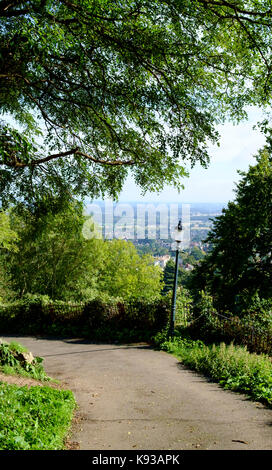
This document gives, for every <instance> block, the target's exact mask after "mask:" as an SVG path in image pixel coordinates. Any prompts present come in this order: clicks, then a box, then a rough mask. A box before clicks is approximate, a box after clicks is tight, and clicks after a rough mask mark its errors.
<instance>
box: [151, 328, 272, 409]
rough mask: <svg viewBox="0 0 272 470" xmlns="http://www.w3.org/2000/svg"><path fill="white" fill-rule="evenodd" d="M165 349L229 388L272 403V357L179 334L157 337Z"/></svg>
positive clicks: (159, 343)
mask: <svg viewBox="0 0 272 470" xmlns="http://www.w3.org/2000/svg"><path fill="white" fill-rule="evenodd" d="M154 341H155V344H156V345H157V346H158V347H160V348H161V349H163V350H165V351H167V352H170V353H172V354H174V355H175V356H176V357H177V358H178V359H180V360H181V361H182V363H183V364H185V365H187V366H189V367H190V368H192V369H193V370H196V371H197V372H200V373H203V374H204V375H206V376H208V377H210V378H211V379H212V380H213V381H215V382H218V383H219V384H220V385H221V386H222V387H224V388H225V389H230V390H233V391H237V392H242V393H246V394H247V395H249V396H250V397H251V398H253V399H254V400H257V401H261V402H264V403H266V404H268V405H271V404H272V364H271V360H270V357H268V356H265V355H261V356H258V355H256V354H251V353H249V352H248V351H247V350H246V348H245V347H240V346H234V345H233V344H231V345H228V346H227V345H226V344H225V343H221V344H220V345H217V346H216V345H209V346H207V345H206V344H205V343H204V342H203V341H200V340H197V341H194V340H192V339H190V338H188V337H182V336H176V337H175V338H174V339H173V340H171V341H169V340H166V339H165V337H163V335H161V334H159V335H158V336H157V337H155V339H154Z"/></svg>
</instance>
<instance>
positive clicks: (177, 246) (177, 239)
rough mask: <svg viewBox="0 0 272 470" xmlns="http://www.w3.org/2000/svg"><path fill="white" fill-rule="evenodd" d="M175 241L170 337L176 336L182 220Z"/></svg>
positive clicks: (175, 233)
mask: <svg viewBox="0 0 272 470" xmlns="http://www.w3.org/2000/svg"><path fill="white" fill-rule="evenodd" d="M174 240H175V242H176V263H175V277H174V287H173V296H172V306H171V319H170V331H169V334H170V336H173V335H174V327H175V313H176V296H177V285H178V260H179V251H180V243H181V241H182V225H181V220H180V221H179V223H178V225H177V227H176V228H175V232H174Z"/></svg>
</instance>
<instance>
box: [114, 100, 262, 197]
mask: <svg viewBox="0 0 272 470" xmlns="http://www.w3.org/2000/svg"><path fill="white" fill-rule="evenodd" d="M261 116H262V114H261V112H260V111H259V110H258V109H252V110H250V111H249V113H248V117H249V118H248V120H247V121H245V122H242V123H240V124H238V125H233V124H231V123H226V124H224V125H221V126H219V127H218V131H219V133H220V135H221V139H220V147H217V146H210V155H211V156H212V158H211V162H210V165H209V168H208V169H204V168H201V167H200V165H196V166H195V168H194V169H192V170H190V177H189V178H185V179H184V186H185V189H184V190H183V191H181V192H180V194H179V193H178V192H177V191H176V190H174V189H173V188H171V187H170V186H167V187H166V188H165V189H164V190H163V191H162V192H161V193H160V194H159V195H156V194H155V193H146V194H145V196H141V192H140V189H139V188H137V186H136V185H135V183H134V181H133V179H132V178H128V180H127V182H126V183H125V185H124V188H123V191H122V193H121V194H120V198H119V201H120V202H121V201H122V202H123V201H148V200H150V201H153V202H162V201H163V202H179V203H186V202H187V203H190V202H222V203H227V202H228V201H231V200H233V199H234V197H235V194H234V192H233V190H234V189H235V182H238V181H239V179H240V176H239V175H238V173H237V170H242V171H247V169H248V167H249V165H254V164H255V163H256V159H255V158H254V155H256V153H257V151H258V149H260V148H261V147H262V146H263V145H264V143H265V138H264V135H263V134H262V133H261V132H260V131H258V130H254V129H253V126H254V124H256V123H257V121H259V120H260V119H261Z"/></svg>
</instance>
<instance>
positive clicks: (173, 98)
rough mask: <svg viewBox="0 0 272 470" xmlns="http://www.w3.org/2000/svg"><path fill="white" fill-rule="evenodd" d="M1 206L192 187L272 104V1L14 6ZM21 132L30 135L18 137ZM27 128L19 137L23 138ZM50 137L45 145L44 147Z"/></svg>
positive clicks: (9, 8) (6, 69) (5, 45)
mask: <svg viewBox="0 0 272 470" xmlns="http://www.w3.org/2000/svg"><path fill="white" fill-rule="evenodd" d="M0 13H1V30H0V32H1V51H2V52H1V58H0V59H1V92H0V93H1V95H0V98H1V100H0V101H1V103H2V108H1V109H2V113H5V115H7V114H9V115H10V116H12V118H13V119H14V120H15V121H16V125H11V124H10V123H9V122H8V121H7V122H5V123H3V124H2V126H1V136H0V155H1V156H0V159H1V160H0V162H1V180H0V193H1V197H2V202H3V203H6V204H8V203H9V202H10V201H12V202H15V201H16V200H17V201H18V200H20V199H22V197H24V198H25V200H26V201H27V202H28V203H29V204H31V203H32V202H33V200H36V201H39V202H40V201H43V200H44V199H45V198H47V197H50V196H51V195H52V194H55V195H59V196H60V197H63V195H64V194H66V195H67V194H68V193H69V194H70V195H71V194H81V195H83V196H85V195H88V196H92V197H98V196H101V195H102V196H103V195H105V194H109V195H110V196H113V197H116V195H117V194H118V193H119V192H120V189H121V187H122V185H123V182H124V180H125V178H126V176H127V174H128V171H129V169H130V170H131V172H132V174H133V176H134V179H135V181H136V183H137V184H139V185H140V186H141V188H142V189H143V191H146V190H153V191H154V190H155V191H159V190H161V189H162V187H163V185H164V184H169V183H171V184H172V185H174V186H176V187H177V188H181V187H182V179H183V177H184V176H185V175H186V174H187V169H186V162H188V163H189V164H191V165H194V164H195V163H196V162H200V163H201V164H202V165H204V166H206V165H207V164H208V161H209V155H208V152H207V145H208V143H209V141H212V142H216V141H217V140H218V135H217V132H216V131H215V126H216V124H217V123H218V122H222V121H223V120H224V119H225V118H226V117H230V118H232V119H233V120H235V121H237V120H239V119H241V118H243V117H244V116H245V114H246V113H245V107H246V106H247V105H251V104H259V105H262V104H267V103H269V101H270V96H271V74H270V69H271V34H270V33H271V26H272V24H271V14H270V0H261V1H259V2H257V3H256V2H255V1H253V0H250V1H248V2H247V3H246V6H245V5H244V2H242V0H238V1H237V0H235V1H234V0H230V1H229V2H214V1H213V0H211V1H209V0H199V1H195V2H191V1H188V0H186V1H182V2H180V1H178V0H172V1H162V0H152V1H150V0H148V1H146V0H141V1H135V0H129V1H127V0H126V1H123V0H122V1H120V2H118V3H116V2H111V1H108V0H99V1H97V0H96V1H93V0H85V1H83V2H82V1H81V0H74V1H73V2H69V1H67V0H62V1H61V2H52V1H51V0H30V1H16V2H7V1H4V2H2V3H1V6H0ZM18 125H19V126H21V127H20V129H19V128H18ZM16 126H17V127H16ZM41 132H42V135H41Z"/></svg>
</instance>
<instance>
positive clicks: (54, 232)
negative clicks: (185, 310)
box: [0, 200, 163, 301]
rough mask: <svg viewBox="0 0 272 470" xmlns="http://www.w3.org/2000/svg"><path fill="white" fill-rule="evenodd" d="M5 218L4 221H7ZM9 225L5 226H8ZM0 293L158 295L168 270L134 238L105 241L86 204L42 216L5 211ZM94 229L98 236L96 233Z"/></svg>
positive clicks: (64, 297)
mask: <svg viewBox="0 0 272 470" xmlns="http://www.w3.org/2000/svg"><path fill="white" fill-rule="evenodd" d="M1 222H2V223H1ZM3 224H4V225H3ZM0 226H1V228H4V230H3V232H1V238H0V296H1V297H3V298H9V297H12V296H13V297H19V298H20V297H22V296H24V295H25V294H35V295H36V294H38V295H46V296H48V297H49V298H50V299H58V300H60V299H61V300H74V301H75V300H76V301H78V300H79V301H86V300H91V299H93V298H96V297H99V298H119V299H122V300H129V299H148V300H150V301H153V300H155V299H158V298H159V297H160V294H161V290H162V286H163V284H162V271H161V270H160V269H159V268H158V267H157V266H154V259H153V257H152V256H151V255H148V254H146V255H143V256H140V255H139V254H138V253H137V250H136V248H135V247H134V245H133V244H132V243H131V242H127V241H125V240H116V239H115V240H102V239H101V238H97V237H96V234H95V226H94V224H93V223H92V218H90V216H87V215H84V214H83V211H82V203H79V202H78V201H75V200H74V201H73V202H71V203H70V204H68V205H66V206H65V208H63V209H62V210H59V211H58V212H57V213H55V214H54V213H52V212H49V211H47V212H46V213H44V214H40V215H39V216H38V215H37V214H36V213H35V214H34V215H33V214H32V212H30V211H29V210H28V209H26V208H24V211H22V210H21V211H20V215H18V211H17V210H15V209H14V210H12V211H11V213H10V217H9V218H8V216H7V215H6V214H5V213H4V212H3V213H0ZM90 232H92V233H93V235H94V236H93V237H92V236H91V233H90Z"/></svg>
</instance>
